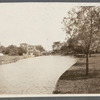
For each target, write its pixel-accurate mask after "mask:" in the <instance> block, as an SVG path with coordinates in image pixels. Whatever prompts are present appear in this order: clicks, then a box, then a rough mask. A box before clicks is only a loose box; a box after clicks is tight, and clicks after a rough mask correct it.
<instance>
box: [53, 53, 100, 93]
mask: <svg viewBox="0 0 100 100" xmlns="http://www.w3.org/2000/svg"><path fill="white" fill-rule="evenodd" d="M85 68H86V66H85V58H79V60H78V62H77V63H76V64H74V65H73V66H72V67H71V68H70V69H69V70H67V71H66V72H65V73H64V74H63V75H62V76H61V77H60V78H59V80H58V82H57V84H56V88H55V91H54V94H89V93H94V94H95V93H100V54H93V55H92V56H91V57H90V58H89V75H88V76H86V75H85Z"/></svg>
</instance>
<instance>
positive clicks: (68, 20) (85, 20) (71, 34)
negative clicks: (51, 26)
mask: <svg viewBox="0 0 100 100" xmlns="http://www.w3.org/2000/svg"><path fill="white" fill-rule="evenodd" d="M99 11H100V7H98V6H80V7H76V8H73V9H72V10H71V11H69V12H68V17H64V19H63V24H64V26H65V27H64V30H65V31H66V34H67V37H68V38H70V39H75V40H74V46H76V45H79V46H82V48H83V50H84V53H85V55H86V75H88V71H89V64H88V62H89V52H90V48H91V46H92V44H93V43H94V42H95V40H96V38H97V37H98V36H99V28H100V14H99ZM99 37H100V36H99ZM75 43H76V44H75Z"/></svg>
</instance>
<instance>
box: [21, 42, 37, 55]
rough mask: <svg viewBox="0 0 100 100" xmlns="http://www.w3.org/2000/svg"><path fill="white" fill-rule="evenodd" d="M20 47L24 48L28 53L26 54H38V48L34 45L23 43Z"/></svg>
mask: <svg viewBox="0 0 100 100" xmlns="http://www.w3.org/2000/svg"><path fill="white" fill-rule="evenodd" d="M20 47H21V48H23V49H24V50H25V51H26V54H28V55H33V54H34V52H36V51H37V50H36V48H35V46H33V45H29V44H27V43H21V44H20Z"/></svg>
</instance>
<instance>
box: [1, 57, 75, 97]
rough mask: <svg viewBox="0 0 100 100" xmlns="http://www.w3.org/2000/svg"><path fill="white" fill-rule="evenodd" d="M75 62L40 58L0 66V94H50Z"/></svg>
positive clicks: (68, 59)
mask: <svg viewBox="0 0 100 100" xmlns="http://www.w3.org/2000/svg"><path fill="white" fill-rule="evenodd" d="M75 62H76V59H75V58H73V57H69V56H41V57H34V58H28V59H24V60H20V61H18V62H16V63H11V64H6V65H0V94H19V95H20V94H52V92H53V90H54V88H55V85H56V82H57V80H58V78H59V77H60V76H61V75H62V74H63V73H64V72H65V71H66V70H67V69H68V68H70V66H72V65H73V64H74V63H75Z"/></svg>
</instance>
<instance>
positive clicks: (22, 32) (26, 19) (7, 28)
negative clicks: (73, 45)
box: [0, 3, 83, 50]
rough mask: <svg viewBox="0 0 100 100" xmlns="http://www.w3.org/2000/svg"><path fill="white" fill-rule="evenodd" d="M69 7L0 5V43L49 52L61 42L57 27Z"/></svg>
mask: <svg viewBox="0 0 100 100" xmlns="http://www.w3.org/2000/svg"><path fill="white" fill-rule="evenodd" d="M79 5H83V4H75V3H74V4H73V3H1V4H0V43H1V45H4V46H8V45H11V44H13V45H17V46H19V45H20V43H28V44H31V45H42V46H43V47H44V48H45V49H46V50H51V49H52V44H53V42H56V41H61V42H63V41H65V38H66V33H65V31H63V30H62V28H63V24H61V22H62V20H63V18H64V17H66V16H67V12H68V11H69V10H70V9H71V8H73V6H79Z"/></svg>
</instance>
